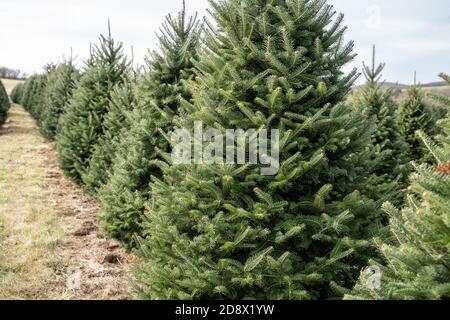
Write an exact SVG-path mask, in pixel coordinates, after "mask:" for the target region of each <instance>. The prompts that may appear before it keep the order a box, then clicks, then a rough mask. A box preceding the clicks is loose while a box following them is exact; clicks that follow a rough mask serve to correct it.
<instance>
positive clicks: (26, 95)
mask: <svg viewBox="0 0 450 320" xmlns="http://www.w3.org/2000/svg"><path fill="white" fill-rule="evenodd" d="M37 79H38V75H32V76H31V77H29V78H28V79H27V81H26V82H25V84H24V87H23V94H22V98H21V100H20V104H21V105H22V106H23V107H24V108H25V109H26V108H27V107H28V106H29V105H30V99H31V98H32V94H33V91H34V87H35V85H36V81H37Z"/></svg>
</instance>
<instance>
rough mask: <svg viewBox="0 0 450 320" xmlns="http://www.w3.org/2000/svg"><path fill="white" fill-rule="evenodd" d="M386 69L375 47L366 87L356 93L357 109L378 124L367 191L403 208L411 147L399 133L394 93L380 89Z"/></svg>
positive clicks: (365, 67)
mask: <svg viewBox="0 0 450 320" xmlns="http://www.w3.org/2000/svg"><path fill="white" fill-rule="evenodd" d="M384 68H385V64H384V63H382V64H378V65H377V64H376V62H375V46H374V47H373V55H372V64H371V66H367V65H366V64H364V68H363V74H364V76H365V78H366V84H365V85H364V86H363V87H362V88H361V89H360V90H359V91H358V92H357V93H356V95H355V97H354V105H355V108H356V109H358V110H362V111H363V112H364V113H365V114H366V115H367V117H368V118H370V119H373V121H374V122H375V123H376V124H377V129H376V131H375V132H374V134H373V137H372V138H373V144H372V145H371V149H372V150H371V151H372V157H371V161H372V162H373V167H372V170H371V171H372V172H373V174H374V177H373V178H372V179H371V181H370V183H368V189H371V191H372V192H374V194H373V196H374V197H375V198H377V199H378V198H382V197H387V198H386V199H385V200H391V201H393V202H395V203H396V204H399V205H400V204H401V202H402V199H403V193H402V192H400V191H401V190H402V189H404V188H406V187H407V182H408V177H409V174H410V168H409V161H410V160H409V159H408V156H409V145H408V144H407V143H406V142H405V141H404V139H403V136H402V135H401V133H400V126H399V124H398V120H397V116H396V109H397V106H396V104H395V102H394V99H393V93H394V92H393V90H392V89H387V90H383V89H382V87H381V83H380V79H381V77H382V72H383V70H384ZM393 197H394V198H395V199H394V198H393Z"/></svg>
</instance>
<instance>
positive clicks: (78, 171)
mask: <svg viewBox="0 0 450 320" xmlns="http://www.w3.org/2000/svg"><path fill="white" fill-rule="evenodd" d="M122 47H123V46H122V43H117V42H115V41H114V39H113V38H112V37H111V32H109V35H108V36H107V37H104V36H101V37H100V44H99V45H95V46H93V47H92V49H91V56H90V58H89V59H88V61H87V63H86V66H85V70H84V73H83V76H82V77H81V79H80V81H79V82H78V84H77V87H76V88H75V90H74V92H73V96H72V98H71V99H70V101H69V104H68V106H67V111H66V113H65V114H64V115H63V116H62V117H61V123H60V133H59V136H58V143H57V148H58V153H59V163H60V166H61V168H62V169H63V171H64V172H65V174H66V175H67V176H68V177H70V178H71V179H73V180H74V181H76V182H81V177H82V175H83V174H85V172H86V170H87V168H88V166H89V161H90V158H91V156H92V152H93V150H94V149H95V146H96V145H97V143H98V142H99V139H100V138H101V137H102V136H103V134H104V128H103V121H104V117H105V115H106V114H107V113H108V108H109V104H110V101H111V94H112V92H113V91H114V88H115V87H116V86H118V85H121V84H122V83H123V80H124V77H123V75H124V74H125V73H126V72H127V71H128V69H129V65H128V62H127V61H126V58H125V57H124V54H123V51H122Z"/></svg>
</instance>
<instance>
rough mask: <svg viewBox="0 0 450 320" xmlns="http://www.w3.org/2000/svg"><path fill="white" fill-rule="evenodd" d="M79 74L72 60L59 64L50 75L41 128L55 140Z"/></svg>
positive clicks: (45, 94) (49, 137)
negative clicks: (61, 117)
mask: <svg viewBox="0 0 450 320" xmlns="http://www.w3.org/2000/svg"><path fill="white" fill-rule="evenodd" d="M79 76H80V74H79V72H78V70H77V69H76V68H75V66H74V65H73V63H72V61H67V62H64V63H61V64H59V65H58V66H57V67H56V68H55V70H54V71H53V72H51V73H50V74H49V76H48V84H47V87H46V90H45V93H44V98H43V99H44V100H43V115H42V119H41V130H42V132H43V133H44V135H45V136H46V137H47V138H48V139H50V140H54V139H55V137H56V134H57V133H58V130H57V129H58V123H59V118H60V116H61V115H62V114H63V113H64V111H65V109H66V107H67V104H68V102H69V99H70V98H71V97H72V92H73V90H74V88H75V85H76V82H77V81H78V79H79Z"/></svg>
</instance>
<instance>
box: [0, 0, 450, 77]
mask: <svg viewBox="0 0 450 320" xmlns="http://www.w3.org/2000/svg"><path fill="white" fill-rule="evenodd" d="M186 2H187V7H188V10H189V11H198V12H199V13H200V14H202V15H203V14H204V13H205V9H206V8H207V7H208V1H207V0H186ZM330 3H332V4H334V5H335V8H336V10H337V11H339V12H343V13H344V14H345V16H346V19H345V22H346V24H347V25H348V27H349V30H348V33H347V37H348V39H353V40H355V44H356V52H357V53H358V58H357V60H355V62H354V63H353V64H352V66H356V67H358V68H359V67H360V66H361V62H362V61H363V60H367V61H368V60H369V59H370V54H371V46H372V44H376V45H377V50H378V59H379V60H382V61H384V62H386V63H387V64H388V65H387V67H386V70H385V72H384V78H385V79H386V80H388V81H393V82H397V81H399V82H401V83H411V82H412V80H413V73H414V70H417V72H418V79H419V80H420V81H421V82H424V83H425V82H431V81H438V80H439V79H438V78H437V76H436V75H437V73H439V72H440V71H446V72H450V1H449V0H428V1H424V0H330ZM180 7H181V0H164V1H148V0H128V1H118V0H90V1H88V0H39V1H32V0H0V43H1V47H0V65H5V66H7V67H10V68H18V69H21V70H22V71H25V72H27V73H33V72H40V71H41V70H42V66H43V65H44V64H45V63H48V62H50V61H53V62H57V61H58V60H61V57H62V56H64V55H65V56H68V55H69V54H70V48H71V47H72V48H73V51H74V53H75V55H76V56H78V57H79V59H78V61H79V62H80V63H81V60H82V58H85V57H87V55H88V51H89V43H91V42H97V38H98V35H99V34H100V33H106V29H107V18H108V17H109V18H110V19H111V23H112V32H113V36H114V37H115V38H116V39H117V40H120V41H123V42H124V45H125V47H126V48H127V51H128V52H130V48H131V46H133V48H134V52H135V58H136V59H135V60H136V62H137V63H142V59H143V57H144V55H145V54H146V52H147V48H151V49H154V48H155V47H156V37H155V34H154V32H155V31H157V30H158V28H159V26H160V25H161V23H162V22H163V21H164V17H165V15H166V14H167V13H174V14H175V13H176V12H177V11H178V10H179V9H180ZM350 67H351V66H349V69H350Z"/></svg>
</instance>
